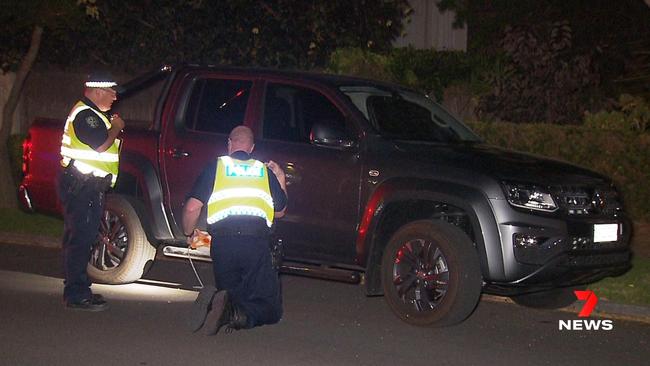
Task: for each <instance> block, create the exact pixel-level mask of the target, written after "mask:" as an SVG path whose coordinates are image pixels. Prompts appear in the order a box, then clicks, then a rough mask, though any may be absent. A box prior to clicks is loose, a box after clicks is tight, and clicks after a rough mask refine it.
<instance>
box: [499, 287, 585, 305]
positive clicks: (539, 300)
mask: <svg viewBox="0 0 650 366" xmlns="http://www.w3.org/2000/svg"><path fill="white" fill-rule="evenodd" d="M580 289H581V288H575V287H562V288H555V289H552V290H547V291H541V292H534V293H530V294H523V295H517V296H511V297H510V298H511V299H512V301H514V302H515V303H517V304H519V305H522V306H526V307H529V308H536V309H560V308H564V307H567V306H569V305H571V304H573V303H574V302H575V301H576V300H577V298H576V295H575V294H574V293H573V291H574V290H580Z"/></svg>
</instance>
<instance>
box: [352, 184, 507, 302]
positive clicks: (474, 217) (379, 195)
mask: <svg viewBox="0 0 650 366" xmlns="http://www.w3.org/2000/svg"><path fill="white" fill-rule="evenodd" d="M373 211H374V212H373ZM364 212H366V215H368V214H369V213H370V212H373V213H372V216H371V219H366V218H365V217H364V221H367V223H366V226H365V227H364V226H363V225H364V222H363V221H362V226H361V228H360V240H359V241H358V242H357V255H358V258H359V261H360V263H361V264H362V265H363V266H364V267H365V268H366V274H365V281H366V293H367V295H370V296H373V295H382V289H381V288H382V286H381V276H380V272H381V260H382V255H383V252H384V248H385V247H386V245H387V243H388V241H389V239H390V237H391V236H392V235H393V233H395V232H396V231H397V230H398V229H399V228H400V227H401V226H403V225H405V224H406V223H408V222H412V221H416V220H422V219H432V220H434V219H439V220H443V221H447V222H448V223H449V224H450V225H454V226H456V227H458V228H459V229H460V230H461V231H462V232H463V233H465V235H467V236H468V237H469V239H470V241H471V242H472V243H473V244H474V247H475V248H476V250H477V253H478V257H479V264H480V267H481V273H482V274H483V276H484V278H490V277H491V276H492V275H493V274H495V273H497V274H498V273H502V272H503V257H502V254H501V253H502V252H501V244H500V243H501V241H500V238H499V234H498V231H497V227H496V222H495V220H494V215H493V213H492V210H491V209H490V207H489V204H488V200H487V198H486V197H485V196H484V195H483V194H482V193H481V192H480V191H478V190H476V189H474V188H471V187H467V186H462V185H458V184H456V183H445V182H426V181H414V180H410V181H409V182H404V181H399V180H396V181H392V182H387V183H386V184H385V185H384V186H382V187H379V188H378V189H377V190H375V192H374V194H373V196H372V197H371V199H370V200H369V204H368V205H367V208H366V210H365V211H364ZM364 231H365V232H364ZM362 234H365V235H362ZM362 236H363V237H362Z"/></svg>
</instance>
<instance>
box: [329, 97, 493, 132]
mask: <svg viewBox="0 0 650 366" xmlns="http://www.w3.org/2000/svg"><path fill="white" fill-rule="evenodd" d="M340 90H341V91H342V92H343V93H345V95H347V96H348V98H350V100H351V101H352V103H353V104H354V105H355V106H356V107H357V108H358V109H359V111H361V113H363V115H364V116H366V118H367V119H368V120H369V121H370V122H371V123H372V125H373V126H374V127H375V128H376V129H377V131H379V133H380V134H381V135H382V136H384V137H386V138H390V139H394V140H410V141H427V142H442V143H451V142H459V141H463V142H479V141H481V139H480V138H479V137H478V136H477V135H476V134H474V133H473V132H472V131H471V130H470V129H469V128H468V127H467V126H465V125H464V124H463V123H462V122H460V121H459V120H457V119H456V118H454V117H453V116H452V115H451V114H449V113H448V112H447V111H445V110H444V109H443V108H442V107H441V106H439V105H438V104H436V103H435V102H433V101H432V100H430V99H429V98H427V97H426V96H424V95H420V94H417V93H414V92H409V91H394V90H391V91H389V90H384V89H380V88H377V87H372V86H347V87H346V86H344V87H341V88H340Z"/></svg>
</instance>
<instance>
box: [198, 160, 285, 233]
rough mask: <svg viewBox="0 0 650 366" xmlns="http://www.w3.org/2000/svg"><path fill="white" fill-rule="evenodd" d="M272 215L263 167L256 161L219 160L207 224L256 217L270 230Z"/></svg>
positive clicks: (267, 183) (271, 202) (265, 169)
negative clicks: (243, 217) (229, 218)
mask: <svg viewBox="0 0 650 366" xmlns="http://www.w3.org/2000/svg"><path fill="white" fill-rule="evenodd" d="M273 214H274V210H273V198H272V197H271V188H270V187H269V177H268V170H267V168H266V166H264V163H262V162H261V161H258V160H255V159H249V160H237V159H233V158H231V157H230V156H222V157H220V158H219V159H218V161H217V173H216V174H215V178H214V185H213V188H212V195H210V199H209V200H208V224H214V223H216V222H218V221H221V220H223V219H225V218H226V217H229V216H257V217H261V218H263V219H264V220H266V224H267V225H268V226H269V227H271V225H272V224H273Z"/></svg>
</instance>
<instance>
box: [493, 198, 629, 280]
mask: <svg viewBox="0 0 650 366" xmlns="http://www.w3.org/2000/svg"><path fill="white" fill-rule="evenodd" d="M503 209H504V210H502V211H501V212H502V213H503V212H506V211H509V212H508V213H507V215H505V216H506V217H507V218H508V220H506V221H504V222H502V223H501V224H499V233H500V235H501V242H502V254H503V261H504V277H503V278H499V279H494V280H492V281H489V280H488V281H486V282H488V287H492V288H502V289H503V288H507V289H511V290H513V291H515V292H516V291H520V290H522V289H524V288H525V289H526V290H530V289H531V288H540V289H544V288H552V287H563V286H578V285H584V284H588V283H592V282H595V281H598V280H600V279H602V278H605V277H611V276H616V275H620V274H622V273H624V272H625V271H627V270H628V269H629V268H630V267H631V252H630V248H629V243H630V237H631V224H630V222H629V220H628V219H627V218H625V217H622V216H620V215H619V216H618V217H571V216H567V215H564V216H563V217H551V216H546V217H544V216H538V215H535V214H530V213H523V212H518V211H515V210H512V209H510V208H506V207H503ZM602 224H608V225H612V224H614V225H616V228H617V230H616V234H615V235H614V237H613V238H607V239H605V240H606V241H605V240H603V239H597V240H594V239H595V238H594V235H595V234H594V226H595V225H602Z"/></svg>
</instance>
